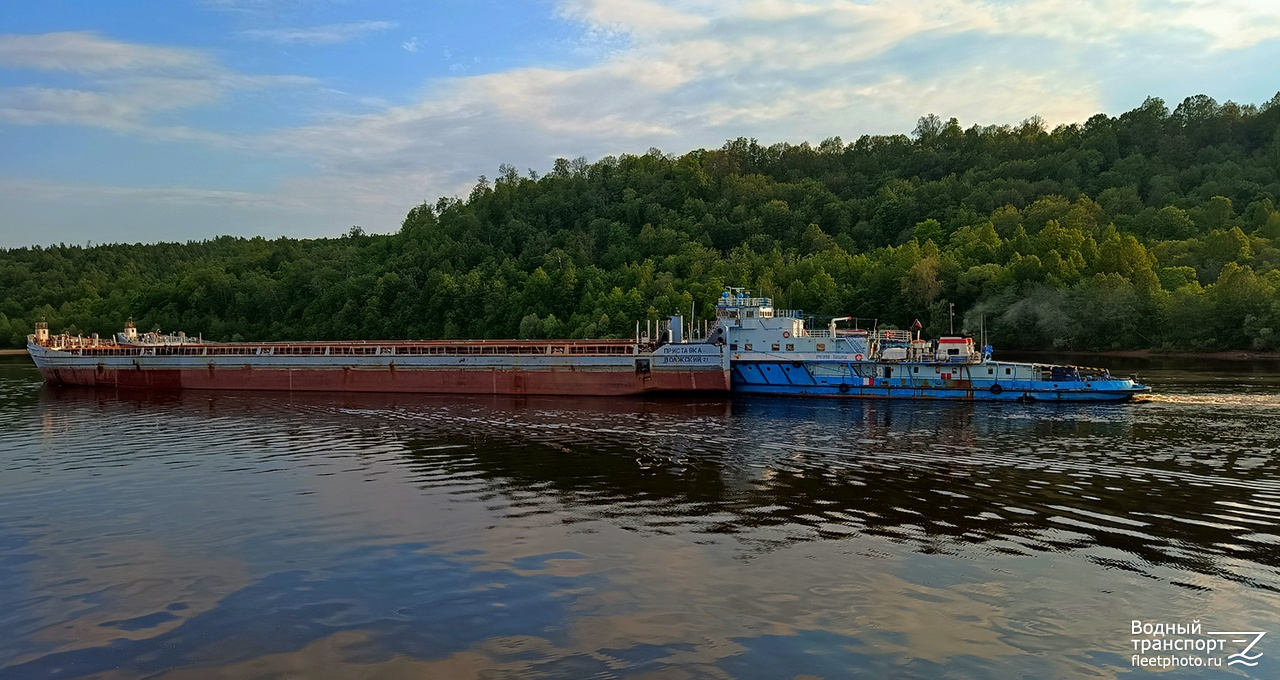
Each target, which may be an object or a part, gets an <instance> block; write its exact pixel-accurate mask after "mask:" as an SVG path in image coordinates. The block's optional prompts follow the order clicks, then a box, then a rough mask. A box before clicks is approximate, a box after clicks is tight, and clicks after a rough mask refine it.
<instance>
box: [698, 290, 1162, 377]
mask: <svg viewBox="0 0 1280 680" xmlns="http://www.w3.org/2000/svg"><path fill="white" fill-rule="evenodd" d="M716 316H717V317H718V320H717V325H716V333H715V334H714V335H713V336H712V337H713V339H716V340H718V341H720V342H725V343H727V344H728V346H729V350H730V353H731V355H732V359H731V366H732V371H731V372H732V381H733V390H734V391H735V392H746V393H753V394H778V395H807V396H824V397H873V398H892V399H967V400H1001V401H1005V400H1021V401H1036V400H1044V401H1123V400H1127V399H1131V398H1132V397H1134V396H1135V395H1139V394H1145V393H1148V392H1150V391H1151V389H1150V388H1149V387H1147V386H1145V385H1142V384H1140V383H1138V382H1137V381H1136V380H1134V379H1133V378H1115V377H1113V376H1112V375H1111V373H1110V372H1109V371H1107V370H1106V369H1102V368H1086V367H1081V366H1057V365H1049V364H1028V363H1018V362H1010V361H995V360H993V359H992V358H991V347H990V346H987V347H984V348H982V350H981V351H978V350H977V349H976V348H975V346H974V343H973V339H972V338H969V337H963V336H946V337H942V338H940V339H938V340H937V341H936V342H933V341H928V340H922V339H921V338H920V333H919V331H918V330H917V331H916V333H915V334H914V337H913V336H912V332H911V331H902V330H863V329H840V328H837V327H836V322H838V321H843V320H848V319H847V318H846V319H834V320H832V321H831V324H830V326H829V327H828V328H826V329H824V330H810V329H808V328H806V327H805V322H804V320H803V319H802V318H800V315H799V314H798V313H796V312H792V311H789V310H775V309H774V308H773V305H772V303H771V301H770V300H769V298H753V297H747V296H746V295H744V294H743V293H742V291H738V290H735V291H734V292H733V293H729V292H726V293H724V294H722V295H721V297H720V300H719V303H718V304H717V305H716Z"/></svg>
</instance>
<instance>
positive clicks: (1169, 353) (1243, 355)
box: [1011, 349, 1280, 361]
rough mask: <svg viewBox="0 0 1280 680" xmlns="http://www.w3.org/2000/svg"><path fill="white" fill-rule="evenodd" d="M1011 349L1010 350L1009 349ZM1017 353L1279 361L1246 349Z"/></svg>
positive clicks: (1026, 351)
mask: <svg viewBox="0 0 1280 680" xmlns="http://www.w3.org/2000/svg"><path fill="white" fill-rule="evenodd" d="M1011 351H1012V350H1011ZM1016 352H1017V353H1018V354H1025V355H1028V356H1031V355H1034V356H1091V357H1117V358H1121V359H1207V360H1210V361H1280V352H1254V351H1248V350H1225V351H1221V352H1179V351H1174V350H1158V349H1119V350H1105V351H1098V352H1084V351H1078V350H1072V351H1062V350H1052V349H1020V350H1016Z"/></svg>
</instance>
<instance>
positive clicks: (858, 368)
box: [730, 361, 1151, 402]
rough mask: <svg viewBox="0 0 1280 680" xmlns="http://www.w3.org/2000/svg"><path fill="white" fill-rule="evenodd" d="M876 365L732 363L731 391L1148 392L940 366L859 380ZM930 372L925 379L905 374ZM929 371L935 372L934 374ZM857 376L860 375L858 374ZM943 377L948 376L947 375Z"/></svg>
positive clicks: (1129, 384)
mask: <svg viewBox="0 0 1280 680" xmlns="http://www.w3.org/2000/svg"><path fill="white" fill-rule="evenodd" d="M978 366H979V367H981V366H982V365H981V364H979V365H978ZM883 367H884V364H880V363H876V362H865V363H839V364H831V363H828V362H811V361H736V362H733V363H732V366H731V371H730V378H731V383H732V390H733V391H734V392H740V393H743V394H769V395H783V396H786V395H790V396H808V397H838V398H863V399H953V400H962V401H1053V402H1064V401H1073V402H1074V401H1093V402H1108V401H1111V402H1115V401H1127V400H1129V399H1132V398H1133V397H1135V396H1138V395H1142V394H1147V393H1149V392H1150V391H1151V388H1149V387H1146V386H1145V385H1142V384H1139V383H1136V382H1134V381H1133V380H1129V379H1119V380H1117V379H1111V380H1089V381H1083V380H1079V381H1077V380H1069V381H1059V382H1054V381H1049V380H999V379H993V378H989V377H986V376H982V377H978V376H974V377H972V378H958V379H945V378H941V377H936V376H937V375H939V374H940V372H941V370H942V369H943V368H944V367H945V370H947V371H955V372H956V373H957V374H959V373H967V374H969V375H972V374H973V373H975V372H978V371H972V370H969V371H962V369H961V368H960V367H952V366H947V365H945V364H935V363H920V364H894V365H893V366H892V368H895V369H899V370H901V371H906V372H908V375H907V376H905V377H889V378H885V377H862V376H863V375H867V376H870V375H874V374H876V373H879V372H880V370H881V369H882V368H883ZM922 368H923V369H930V370H928V371H926V372H925V373H926V374H929V375H921V374H919V373H912V372H911V369H922ZM932 369H940V370H939V372H938V373H935V372H934V370H932ZM860 374H862V375H860ZM947 375H949V376H950V375H953V374H951V373H948V374H947Z"/></svg>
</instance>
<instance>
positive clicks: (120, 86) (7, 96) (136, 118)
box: [0, 33, 315, 141]
mask: <svg viewBox="0 0 1280 680" xmlns="http://www.w3.org/2000/svg"><path fill="white" fill-rule="evenodd" d="M3 67H7V68H30V69H40V70H56V71H66V72H70V73H73V74H76V75H77V76H78V77H79V78H78V80H79V82H77V83H75V84H73V85H71V86H66V87H47V86H40V85H28V86H18V87H9V88H2V89H0V121H4V122H8V123H13V124H18V125H46V124H58V125H84V126H87V127H100V128H105V129H109V130H115V131H128V132H134V133H137V134H140V135H144V136H149V137H157V138H166V139H177V138H180V139H196V140H205V141H209V140H213V139H216V138H217V137H218V136H217V135H214V134H211V133H208V132H202V131H199V130H191V129H188V128H184V127H174V126H156V125H153V124H152V123H151V119H152V117H153V116H154V115H155V114H158V113H162V112H169V111H175V110H181V109H190V108H194V107H199V106H206V105H210V104H213V103H215V102H217V101H219V100H220V99H222V97H223V96H224V95H225V94H226V93H227V92H230V91H239V90H263V89H273V88H289V87H302V86H308V85H313V84H314V83H315V80H314V79H311V78H305V77H300V76H270V75H249V74H242V73H235V72H233V71H230V70H228V69H226V68H225V67H223V66H222V65H220V64H219V63H218V62H217V61H216V60H214V59H212V58H211V57H210V56H209V55H207V54H205V53H203V52H199V51H196V50H188V49H181V48H172V47H155V46H151V45H138V44H133V43H125V42H120V41H116V40H110V39H107V38H103V37H100V36H98V35H95V34H92V33H47V34H42V35H29V36H13V35H8V36H0V68H3Z"/></svg>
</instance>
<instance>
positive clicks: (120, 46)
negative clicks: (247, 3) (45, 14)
mask: <svg viewBox="0 0 1280 680" xmlns="http://www.w3.org/2000/svg"><path fill="white" fill-rule="evenodd" d="M209 66H210V61H209V59H208V57H207V56H206V55H204V54H203V53H201V52H198V51H196V50H188V49H182V48H178V47H155V46H151V45H138V44H134V43H126V42H120V41H117V40H109V39H107V38H102V37H100V36H98V35H95V34H93V33H83V32H80V33H43V34H39V35H14V34H8V35H0V67H4V68H30V69H41V70H50V71H73V72H82V73H83V72H87V73H95V72H102V71H121V70H129V71H139V70H189V69H200V68H208V67H209Z"/></svg>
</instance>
